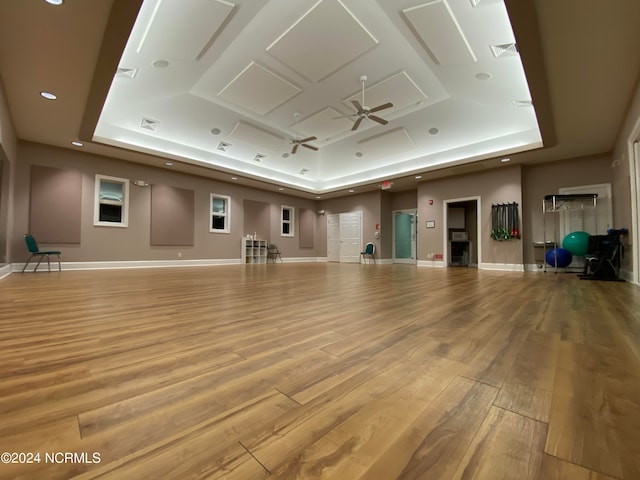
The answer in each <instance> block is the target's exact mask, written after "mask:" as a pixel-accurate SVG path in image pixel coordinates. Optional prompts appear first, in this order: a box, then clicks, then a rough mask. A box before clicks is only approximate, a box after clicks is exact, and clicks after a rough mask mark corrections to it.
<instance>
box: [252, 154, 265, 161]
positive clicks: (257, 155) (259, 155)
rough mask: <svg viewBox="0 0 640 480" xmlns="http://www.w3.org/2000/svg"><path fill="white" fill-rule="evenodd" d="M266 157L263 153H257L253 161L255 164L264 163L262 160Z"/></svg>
mask: <svg viewBox="0 0 640 480" xmlns="http://www.w3.org/2000/svg"><path fill="white" fill-rule="evenodd" d="M265 157H266V155H263V154H262V153H257V154H256V156H255V157H253V161H254V162H258V163H260V162H262V159H263V158H265Z"/></svg>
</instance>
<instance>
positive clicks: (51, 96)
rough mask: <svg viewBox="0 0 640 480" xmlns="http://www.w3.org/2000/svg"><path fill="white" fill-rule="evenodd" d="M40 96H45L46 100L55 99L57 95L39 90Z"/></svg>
mask: <svg viewBox="0 0 640 480" xmlns="http://www.w3.org/2000/svg"><path fill="white" fill-rule="evenodd" d="M40 96H41V97H42V98H46V99H47V100H57V99H58V96H57V95H56V94H54V93H51V92H40Z"/></svg>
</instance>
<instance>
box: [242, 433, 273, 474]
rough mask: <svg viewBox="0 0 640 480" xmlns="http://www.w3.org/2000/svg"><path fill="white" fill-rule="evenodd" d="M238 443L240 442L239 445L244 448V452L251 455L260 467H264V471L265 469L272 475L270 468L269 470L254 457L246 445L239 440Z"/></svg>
mask: <svg viewBox="0 0 640 480" xmlns="http://www.w3.org/2000/svg"><path fill="white" fill-rule="evenodd" d="M238 443H239V444H240V446H241V447H242V448H244V449H245V450H246V452H247V453H248V454H249V455H251V457H252V458H253V459H254V460H255V461H256V462H258V464H259V465H260V466H261V467H262V468H264V471H265V472H267V473H268V474H269V475H273V472H272V471H271V470H269V469H268V468H267V466H266V465H265V464H264V463H262V462H261V461H260V460H258V459H257V458H256V456H255V455H254V454H253V453H251V450H249V449H248V448H247V447H245V446H244V445H243V444H242V442H241V441H238Z"/></svg>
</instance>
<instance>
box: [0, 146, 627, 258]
mask: <svg viewBox="0 0 640 480" xmlns="http://www.w3.org/2000/svg"><path fill="white" fill-rule="evenodd" d="M18 153H19V158H20V161H19V162H18V164H17V166H16V168H15V178H16V180H15V183H14V189H15V208H14V209H13V210H12V212H11V213H13V214H14V215H15V229H14V232H15V233H14V234H13V235H9V238H10V242H11V244H10V246H9V251H13V252H16V253H15V254H14V255H13V256H11V255H10V256H9V258H10V261H11V262H21V261H24V254H25V247H24V242H23V239H22V235H23V233H24V232H26V231H27V229H28V215H29V211H28V206H29V183H30V179H29V177H30V174H29V172H30V167H31V165H32V164H37V165H44V166H55V167H56V168H62V169H75V170H78V171H80V172H82V231H81V243H80V244H79V245H59V247H60V248H61V249H63V251H64V260H65V261H109V260H113V261H115V260H124V261H126V260H173V259H177V258H178V255H179V254H181V258H182V259H238V258H240V239H241V238H242V236H243V235H245V234H246V233H253V232H245V231H244V230H245V228H244V204H245V201H250V202H260V203H263V204H266V205H268V206H269V212H270V213H269V215H268V217H269V220H268V221H270V222H271V223H270V225H271V233H270V235H269V237H270V238H268V240H269V241H270V242H273V243H276V244H277V245H278V246H279V247H280V250H281V251H282V252H283V256H285V257H290V258H293V257H295V258H305V257H325V256H326V215H327V214H331V213H344V212H350V211H356V210H361V211H362V212H363V243H364V242H366V241H369V240H371V241H375V243H376V248H377V252H378V253H379V254H378V258H380V259H389V258H391V246H392V237H391V234H392V228H391V212H392V211H393V210H397V209H405V208H412V207H414V206H417V208H418V215H419V223H418V259H419V260H426V259H427V254H428V253H429V252H433V253H444V251H445V250H444V249H445V248H446V245H445V243H444V242H443V230H442V228H443V217H442V214H443V202H444V201H447V200H454V199H460V198H468V197H475V196H479V197H480V198H481V216H482V223H481V229H482V239H481V240H482V252H480V254H481V258H480V260H481V262H482V263H484V264H523V263H525V264H528V263H534V259H533V247H532V242H533V241H536V240H539V239H538V238H537V237H536V236H535V232H536V231H539V229H540V225H541V222H542V213H541V203H542V197H543V196H544V195H547V194H550V193H556V192H557V191H558V188H560V187H568V186H575V185H586V184H591V183H603V182H608V181H612V179H613V171H612V168H611V158H610V157H609V156H603V157H597V158H587V159H575V160H570V161H561V162H553V163H548V164H541V165H536V166H529V167H522V168H521V167H520V166H506V167H502V168H499V169H494V170H488V171H485V172H481V173H477V174H470V175H465V176H458V177H451V178H445V179H438V180H433V181H425V182H423V183H420V184H419V185H418V189H417V190H414V191H408V192H399V193H391V192H382V191H372V192H367V193H363V194H353V195H350V196H345V197H342V198H337V199H330V200H323V201H321V202H316V201H312V200H306V199H300V198H297V197H291V196H288V195H282V194H279V193H276V192H268V191H264V190H257V189H252V188H246V187H242V186H238V185H234V184H232V183H226V182H221V181H217V180H213V179H208V178H202V177H196V176H192V175H186V174H179V173H175V172H171V171H170V170H167V169H161V168H154V167H148V166H144V165H137V164H132V163H128V162H123V161H118V160H114V159H109V158H104V157H97V156H94V155H89V154H85V153H83V152H81V151H79V152H77V151H73V150H67V149H59V148H54V147H48V146H44V145H39V144H33V143H28V142H21V143H20V144H19V150H18ZM97 173H100V174H103V175H110V176H115V177H122V178H129V179H132V180H133V179H142V180H145V181H147V183H149V184H161V185H168V186H172V187H176V188H185V189H190V190H193V191H194V192H195V204H196V212H195V241H194V245H193V246H181V247H175V246H151V245H150V207H151V203H150V202H151V200H150V189H149V188H141V187H136V186H133V185H132V186H131V191H130V212H129V227H128V228H117V227H96V226H93V195H94V184H95V174H97ZM5 182H6V180H5ZM210 193H217V194H221V195H228V196H230V197H231V211H232V215H231V233H230V234H220V233H210V232H209V227H208V226H209V218H208V215H209V194H210ZM618 194H619V192H617V191H615V190H614V192H613V195H614V199H613V200H614V201H613V204H614V208H616V205H617V204H618V203H619V198H618ZM429 199H432V200H434V204H433V205H432V206H429V205H428V201H429ZM513 201H515V202H518V203H519V204H520V205H521V208H522V215H521V218H522V228H521V230H522V232H521V233H522V236H523V237H522V239H521V240H513V241H509V242H495V241H493V240H491V239H490V237H489V231H490V228H491V204H492V203H504V202H513ZM281 205H288V206H293V207H295V208H296V212H297V215H299V212H300V209H301V208H302V209H309V210H311V211H312V212H317V211H318V210H319V209H324V210H325V212H326V214H325V215H318V214H317V213H316V223H315V228H314V231H315V233H314V243H313V245H314V246H313V247H312V248H301V247H300V242H299V235H300V232H299V228H300V227H299V222H296V227H295V228H296V236H295V237H280V234H279V232H280V225H279V222H280V207H281ZM426 220H435V221H436V228H435V229H426V228H425V221H426ZM376 224H380V226H381V231H380V238H379V239H374V234H375V226H376Z"/></svg>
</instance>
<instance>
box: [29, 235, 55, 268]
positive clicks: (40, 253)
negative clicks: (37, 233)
mask: <svg viewBox="0 0 640 480" xmlns="http://www.w3.org/2000/svg"><path fill="white" fill-rule="evenodd" d="M24 241H25V243H26V244H27V249H28V250H29V253H30V254H31V256H30V257H29V260H27V263H25V264H24V268H23V269H22V273H24V271H25V270H26V269H27V265H29V262H30V261H31V259H32V258H33V257H38V263H37V264H36V268H34V269H33V271H34V272H35V271H36V270H38V267H39V266H40V262H41V261H42V257H47V265H49V271H51V262H50V261H49V257H50V256H51V255H57V256H58V271H59V272H61V271H62V268H61V266H60V255H61V254H62V252H59V251H58V250H47V251H44V250H40V248H38V242H36V239H35V238H34V236H33V235H31V234H30V233H27V234H25V236H24Z"/></svg>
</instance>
